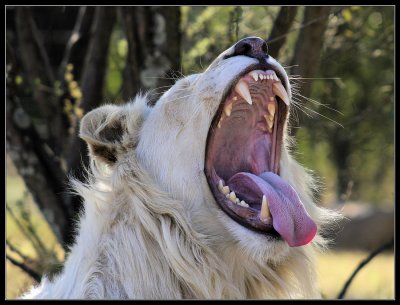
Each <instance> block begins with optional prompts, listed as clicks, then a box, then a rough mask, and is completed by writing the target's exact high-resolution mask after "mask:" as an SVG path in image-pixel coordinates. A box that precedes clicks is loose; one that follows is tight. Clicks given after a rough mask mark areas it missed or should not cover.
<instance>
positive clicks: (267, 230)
mask: <svg viewBox="0 0 400 305" xmlns="http://www.w3.org/2000/svg"><path fill="white" fill-rule="evenodd" d="M217 177H218V176H217V175H216V174H215V171H214V170H212V174H211V177H209V179H207V182H208V185H209V187H210V188H211V191H212V193H213V196H214V198H215V200H216V202H217V204H218V206H219V207H220V209H221V210H222V211H223V212H224V213H225V214H226V215H228V216H229V217H230V218H231V219H232V220H234V221H235V222H236V223H238V224H239V225H241V226H243V227H245V228H247V229H249V230H251V231H253V232H256V233H258V234H261V235H268V236H270V237H273V238H274V239H276V240H282V238H281V236H280V235H279V233H278V232H277V231H276V230H275V229H274V227H273V226H272V220H271V221H270V222H268V223H263V222H261V221H260V219H259V211H256V210H252V209H247V208H244V207H241V206H238V205H237V204H235V203H233V202H231V201H229V200H226V198H225V195H224V194H222V193H221V192H220V191H219V190H218V187H217V185H218V182H216V181H218V178H217ZM238 209H242V210H241V213H246V214H247V217H245V218H244V217H241V216H239V215H237V214H236V213H235V212H234V211H235V210H238Z"/></svg>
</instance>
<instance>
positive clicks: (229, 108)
mask: <svg viewBox="0 0 400 305" xmlns="http://www.w3.org/2000/svg"><path fill="white" fill-rule="evenodd" d="M232 107H233V104H232V103H231V104H228V105H226V106H225V107H224V113H225V115H226V116H230V115H231V112H232Z"/></svg>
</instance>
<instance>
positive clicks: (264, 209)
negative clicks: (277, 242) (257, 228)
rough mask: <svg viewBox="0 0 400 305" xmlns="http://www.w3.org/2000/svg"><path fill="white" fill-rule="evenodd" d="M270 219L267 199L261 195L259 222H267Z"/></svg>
mask: <svg viewBox="0 0 400 305" xmlns="http://www.w3.org/2000/svg"><path fill="white" fill-rule="evenodd" d="M270 218H271V212H270V211H269V208H268V202H267V197H265V195H263V198H262V202H261V211H260V220H261V221H262V222H268V220H269V219H270Z"/></svg>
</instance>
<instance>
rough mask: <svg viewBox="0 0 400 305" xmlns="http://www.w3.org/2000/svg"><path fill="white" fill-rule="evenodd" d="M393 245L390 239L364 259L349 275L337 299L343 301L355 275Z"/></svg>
mask: <svg viewBox="0 0 400 305" xmlns="http://www.w3.org/2000/svg"><path fill="white" fill-rule="evenodd" d="M393 245H394V239H392V240H391V241H389V242H388V243H386V244H384V245H382V246H380V247H379V248H378V249H376V250H374V251H372V252H371V254H370V255H369V256H368V257H367V258H366V259H364V260H363V261H362V262H361V263H360V264H359V265H358V266H357V268H356V269H355V270H354V271H353V273H352V274H351V276H350V277H349V279H348V280H347V281H346V283H345V284H344V286H343V288H342V290H341V291H340V293H339V295H338V296H337V298H338V299H343V298H344V295H345V294H346V291H347V289H348V288H349V286H350V284H351V282H352V281H353V280H354V278H355V276H356V275H357V273H358V272H359V271H360V270H361V269H362V268H363V267H365V266H366V265H367V264H368V263H369V262H370V261H371V260H372V259H373V258H374V257H375V256H377V255H378V254H379V253H381V252H382V251H384V250H386V249H389V248H390V247H393Z"/></svg>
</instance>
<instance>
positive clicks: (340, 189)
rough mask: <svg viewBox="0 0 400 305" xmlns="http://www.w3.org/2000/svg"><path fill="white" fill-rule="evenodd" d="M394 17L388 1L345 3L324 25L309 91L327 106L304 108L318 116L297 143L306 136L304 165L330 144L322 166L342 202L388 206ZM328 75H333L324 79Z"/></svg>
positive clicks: (307, 123)
mask: <svg viewBox="0 0 400 305" xmlns="http://www.w3.org/2000/svg"><path fill="white" fill-rule="evenodd" d="M393 18H394V16H393V8H392V7H346V8H343V10H341V11H340V14H337V15H335V16H334V17H333V18H331V19H330V21H329V24H328V30H327V35H325V41H324V50H323V51H322V53H321V59H320V62H321V66H322V67H323V68H321V69H319V70H318V72H317V73H316V75H315V76H316V77H317V79H316V80H315V81H314V86H313V91H312V92H311V94H310V95H309V96H311V97H312V98H313V99H315V100H318V101H323V103H324V104H325V105H328V107H329V108H328V107H326V106H324V105H322V104H320V103H317V104H315V103H314V107H313V106H309V107H311V108H312V109H313V111H315V112H318V113H319V114H320V115H321V116H320V117H321V118H322V120H318V119H313V120H304V121H303V122H302V125H304V128H303V130H302V131H301V134H298V136H300V139H299V141H302V140H306V139H307V142H306V143H304V146H303V149H305V151H303V154H302V156H303V160H304V161H305V162H306V163H307V164H315V158H316V157H315V151H316V150H317V149H319V148H317V146H318V145H325V144H327V145H326V148H324V149H323V150H321V151H319V154H321V157H319V158H324V159H325V164H322V163H321V167H320V171H322V172H324V173H325V175H327V166H328V164H329V163H331V164H332V168H333V169H334V171H333V173H336V177H333V178H334V180H335V185H336V196H337V199H338V200H339V201H341V202H345V201H347V200H350V199H356V200H363V201H367V202H375V203H377V204H390V203H391V204H393V192H394V186H393V181H394V180H393V175H394V167H393V164H394V159H393V158H394V147H393V143H394V128H393V126H394V100H393V82H394V72H393V66H394V43H393V39H394V32H393V29H394V28H393V24H394V19H393ZM332 77H334V78H336V79H333V81H327V80H326V79H327V78H332ZM297 98H298V99H300V100H301V101H303V102H306V101H305V99H304V98H303V97H300V96H298V97H297ZM300 107H301V106H300ZM332 109H336V110H338V111H340V113H341V114H339V113H337V112H335V111H332ZM304 111H306V112H308V113H310V112H309V111H308V110H307V109H304ZM310 114H312V115H315V113H310ZM328 118H329V119H328ZM334 121H337V122H338V123H340V124H341V125H343V127H344V128H342V127H341V126H339V125H338V123H335V122H334ZM324 143H325V144H324ZM307 146H308V147H309V149H307ZM312 147H314V148H312ZM313 150H314V152H313ZM307 152H308V153H307ZM307 156H308V157H307ZM312 159H313V160H312ZM329 171H332V169H329Z"/></svg>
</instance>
